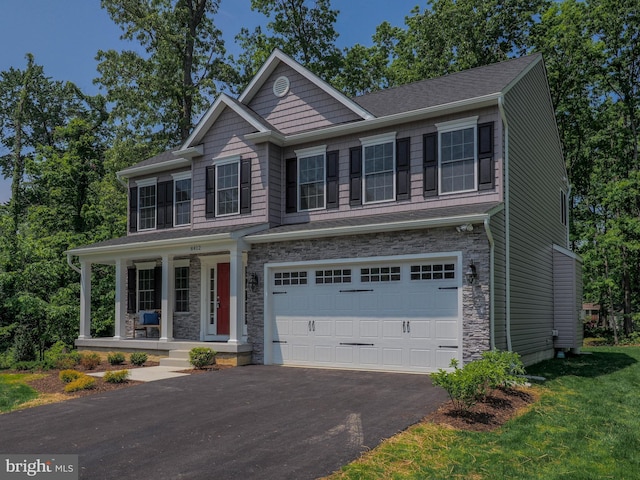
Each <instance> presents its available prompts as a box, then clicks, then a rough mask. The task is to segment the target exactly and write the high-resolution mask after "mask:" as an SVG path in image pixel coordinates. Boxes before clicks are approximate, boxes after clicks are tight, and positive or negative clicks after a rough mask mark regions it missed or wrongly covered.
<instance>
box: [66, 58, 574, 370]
mask: <svg viewBox="0 0 640 480" xmlns="http://www.w3.org/2000/svg"><path fill="white" fill-rule="evenodd" d="M118 176H119V178H120V179H122V180H123V181H125V180H126V181H127V182H128V185H129V219H128V220H129V234H128V235H127V236H126V237H123V238H117V239H114V240H110V241H106V242H102V243H99V244H95V245H89V246H85V247H81V248H76V249H73V250H70V251H69V252H68V255H69V263H70V264H71V265H74V262H77V261H79V263H80V265H81V269H80V270H81V272H82V280H81V285H82V293H81V318H80V336H79V338H78V340H77V345H78V346H81V347H92V348H98V347H103V348H108V349H115V348H116V347H118V348H129V349H134V348H144V349H147V350H149V349H159V350H170V349H180V348H182V349H184V348H188V347H190V346H191V345H196V344H197V342H210V343H207V344H208V345H210V346H211V347H212V348H213V349H215V350H216V351H218V352H222V353H224V354H226V355H230V356H232V357H235V358H238V362H239V363H246V362H248V361H249V359H251V361H253V362H254V363H266V364H284V365H306V366H326V367H337V368H353V369H366V370H393V371H403V372H431V371H435V370H436V369H438V368H440V367H443V368H446V367H448V366H449V363H450V360H451V359H452V358H455V359H457V360H459V361H461V362H468V361H471V360H473V359H476V358H478V357H479V356H480V354H481V353H482V352H483V351H486V350H488V349H491V348H498V349H502V350H506V349H510V350H514V351H516V352H518V353H520V354H521V355H522V357H523V359H524V361H525V362H526V363H532V362H535V361H538V360H542V359H545V358H549V357H552V356H553V355H554V351H555V349H556V348H578V347H580V345H581V333H579V332H581V329H579V327H580V309H581V304H582V300H581V283H580V276H581V265H580V260H579V258H578V257H577V256H576V255H574V254H573V253H572V252H570V251H569V250H568V218H567V217H568V204H567V197H568V193H569V189H570V186H569V183H568V180H567V172H566V170H565V165H564V160H563V157H562V151H561V145H560V139H559V136H558V131H557V128H556V123H555V118H554V110H553V105H552V103H551V98H550V95H549V89H548V85H547V80H546V73H545V68H544V65H543V61H542V57H541V56H540V55H532V56H527V57H523V58H519V59H514V60H510V61H507V62H503V63H498V64H494V65H489V66H485V67H480V68H475V69H472V70H467V71H463V72H459V73H454V74H451V75H448V76H445V77H442V78H435V79H429V80H424V81H420V82H416V83H412V84H409V85H404V86H401V87H397V88H392V89H388V90H383V91H379V92H375V93H371V94H368V95H364V96H361V97H357V98H353V99H352V98H348V97H346V96H344V95H343V94H341V93H340V92H338V91H337V90H335V89H334V88H332V87H331V86H330V85H328V84H327V83H325V82H324V81H323V80H321V79H320V78H318V77H317V76H315V75H314V74H313V73H311V72H310V71H308V70H307V69H305V68H304V67H302V66H301V65H299V64H298V63H296V62H295V61H294V60H292V59H291V58H289V57H288V56H286V55H285V54H283V53H282V52H280V51H278V50H276V51H275V52H274V53H273V54H272V55H271V56H270V57H269V59H268V60H267V62H266V63H265V65H264V66H263V67H262V68H261V69H260V71H259V72H258V73H257V75H256V76H255V78H254V79H253V81H252V82H251V83H250V84H249V86H248V87H247V88H246V90H245V91H244V92H243V93H242V95H241V96H240V97H239V98H238V99H237V100H236V99H233V98H230V97H229V96H227V95H224V94H223V95H221V96H220V97H219V98H218V99H217V100H216V101H215V103H214V104H213V105H212V106H211V108H210V109H209V110H208V111H207V113H206V114H205V115H204V117H203V118H202V120H201V121H200V122H199V123H198V125H197V126H196V128H195V129H194V131H193V133H192V134H191V136H190V137H189V138H188V139H187V141H186V142H185V143H184V144H183V145H182V146H181V147H180V148H178V149H177V150H175V151H171V152H166V153H163V154H161V155H158V156H156V157H153V158H150V159H148V160H144V161H142V162H140V163H138V164H137V165H134V166H133V167H130V168H127V169H125V170H123V171H121V172H119V174H118ZM92 264H111V265H115V272H116V292H115V296H116V301H115V336H114V337H110V338H91V335H90V331H91V308H90V298H91V280H90V279H91V265H92ZM75 268H77V267H75ZM148 310H155V311H158V312H159V313H160V327H159V329H152V330H151V331H137V330H134V329H133V326H134V321H139V320H140V318H139V317H140V315H139V312H141V311H148ZM157 330H159V338H156V339H155V340H153V339H149V338H145V335H146V334H148V335H150V336H151V335H153V334H156V335H157V334H158V333H157ZM136 333H137V336H136V338H135V339H134V338H133V337H134V334H136ZM141 337H142V338H141Z"/></svg>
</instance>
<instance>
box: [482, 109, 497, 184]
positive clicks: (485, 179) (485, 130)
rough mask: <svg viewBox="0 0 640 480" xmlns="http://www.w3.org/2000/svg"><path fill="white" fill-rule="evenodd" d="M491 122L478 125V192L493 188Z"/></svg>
mask: <svg viewBox="0 0 640 480" xmlns="http://www.w3.org/2000/svg"><path fill="white" fill-rule="evenodd" d="M494 179H495V172H494V158H493V122H491V123H484V124H482V125H478V190H491V189H492V188H493V187H494Z"/></svg>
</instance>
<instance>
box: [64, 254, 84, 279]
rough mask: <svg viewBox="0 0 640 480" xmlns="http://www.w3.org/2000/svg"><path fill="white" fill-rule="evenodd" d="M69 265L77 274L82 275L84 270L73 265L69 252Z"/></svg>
mask: <svg viewBox="0 0 640 480" xmlns="http://www.w3.org/2000/svg"><path fill="white" fill-rule="evenodd" d="M67 263H68V264H69V266H70V267H71V268H72V269H73V270H74V271H76V272H78V273H79V274H80V275H82V270H80V269H79V268H78V267H76V266H75V265H74V264H73V261H72V259H71V254H70V253H69V252H67Z"/></svg>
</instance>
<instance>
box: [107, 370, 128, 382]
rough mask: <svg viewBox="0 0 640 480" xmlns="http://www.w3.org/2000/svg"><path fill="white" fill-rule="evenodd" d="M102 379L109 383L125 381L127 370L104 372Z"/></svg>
mask: <svg viewBox="0 0 640 480" xmlns="http://www.w3.org/2000/svg"><path fill="white" fill-rule="evenodd" d="M102 378H104V381H105V382H109V383H125V382H126V381H127V379H128V378H129V370H117V371H112V372H105V374H104V377H102Z"/></svg>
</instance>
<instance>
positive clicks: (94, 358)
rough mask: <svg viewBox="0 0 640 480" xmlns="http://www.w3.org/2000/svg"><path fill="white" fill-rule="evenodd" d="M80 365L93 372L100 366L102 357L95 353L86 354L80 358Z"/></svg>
mask: <svg viewBox="0 0 640 480" xmlns="http://www.w3.org/2000/svg"><path fill="white" fill-rule="evenodd" d="M80 365H82V366H83V367H84V368H85V369H86V370H93V369H94V368H96V367H97V366H98V365H100V355H98V354H97V353H95V352H92V353H85V354H83V355H82V356H81V357H80Z"/></svg>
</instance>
